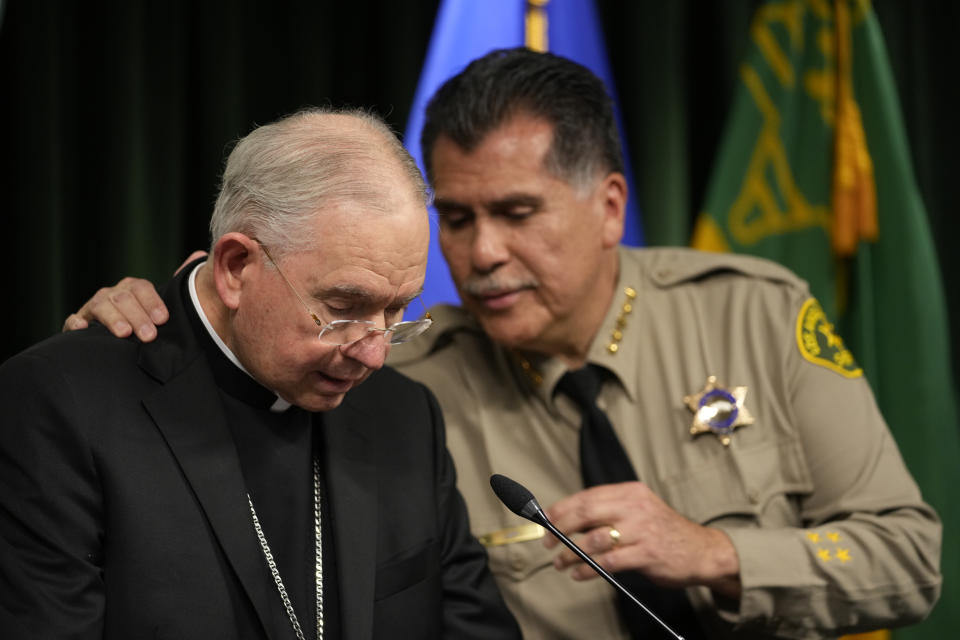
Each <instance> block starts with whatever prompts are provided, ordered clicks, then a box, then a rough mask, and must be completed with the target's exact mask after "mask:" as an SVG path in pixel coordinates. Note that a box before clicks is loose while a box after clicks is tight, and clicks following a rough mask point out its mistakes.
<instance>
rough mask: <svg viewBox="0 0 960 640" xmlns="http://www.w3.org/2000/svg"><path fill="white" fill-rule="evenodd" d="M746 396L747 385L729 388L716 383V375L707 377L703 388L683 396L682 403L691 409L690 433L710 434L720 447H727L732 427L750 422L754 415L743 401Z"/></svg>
mask: <svg viewBox="0 0 960 640" xmlns="http://www.w3.org/2000/svg"><path fill="white" fill-rule="evenodd" d="M746 397H747V388H746V387H733V388H732V389H728V388H725V387H724V386H723V385H719V384H717V377H716V376H710V377H709V378H707V384H706V385H704V387H703V391H701V392H700V393H695V394H693V395H689V396H685V397H684V398H683V403H684V404H686V405H687V407H688V408H689V409H690V411H692V412H693V424H692V425H691V426H690V435H692V436H698V435H700V434H701V433H713V434H714V435H715V436H717V437H718V438H720V442H722V443H723V446H725V447H729V446H730V435H731V434H732V433H733V430H734V429H736V428H737V427H742V426H744V425H748V424H753V416H751V415H750V412H749V411H747V408H746V407H745V406H744V404H743V401H744V399H745V398H746Z"/></svg>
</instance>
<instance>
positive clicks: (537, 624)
mask: <svg viewBox="0 0 960 640" xmlns="http://www.w3.org/2000/svg"><path fill="white" fill-rule="evenodd" d="M628 289H631V290H632V291H633V292H635V297H630V296H628V293H627V290H628ZM432 313H433V315H434V318H435V320H436V325H435V326H434V327H433V328H432V329H431V331H430V332H429V333H428V334H427V335H426V336H425V337H424V339H421V340H422V342H419V343H413V344H411V345H408V346H406V347H404V348H398V349H396V350H395V351H394V353H393V355H392V362H391V364H393V365H394V366H396V367H398V368H399V369H400V370H401V371H402V372H403V373H405V374H407V375H409V376H411V377H413V378H415V379H418V380H421V381H423V382H424V383H426V384H427V385H428V386H429V387H430V388H431V389H432V390H433V391H434V393H435V394H436V395H437V397H438V398H439V400H440V404H441V406H442V408H443V411H444V416H445V419H446V423H447V434H448V446H449V449H450V451H451V453H452V454H453V458H454V460H455V463H456V466H457V471H458V474H459V480H458V484H459V488H460V491H461V492H462V493H463V495H464V497H465V498H466V501H467V504H468V507H469V510H470V519H471V526H472V530H473V532H474V534H475V535H476V536H477V537H480V538H481V539H485V540H486V541H487V542H488V543H491V542H492V544H491V546H488V549H487V550H488V553H489V555H490V564H491V567H492V569H493V572H494V575H495V576H496V578H497V582H498V584H499V586H500V588H501V590H502V591H503V594H504V596H505V598H506V600H507V604H508V605H509V606H510V608H511V609H512V610H513V612H514V614H515V615H516V616H517V618H518V620H519V621H520V623H521V626H522V627H523V629H524V632H525V634H526V637H527V638H532V639H536V638H551V639H553V638H581V639H586V638H623V637H627V636H626V634H625V632H624V630H623V629H622V628H621V625H620V623H619V620H618V617H617V613H616V607H615V601H614V596H613V591H612V589H611V588H610V587H608V586H607V585H606V584H605V583H604V582H603V581H602V580H600V579H596V580H591V581H587V582H580V583H578V582H574V581H573V580H572V579H571V578H570V577H569V576H567V575H564V574H561V573H558V572H557V571H556V570H555V569H554V568H553V567H552V565H551V560H552V557H553V554H554V553H556V551H553V552H548V551H546V550H545V549H544V548H543V545H542V542H543V541H542V540H541V539H533V540H527V541H521V542H510V541H511V540H515V539H518V538H519V539H521V540H522V539H523V537H524V536H525V535H526V534H528V533H529V530H530V528H531V527H532V526H534V525H529V526H526V527H525V526H524V525H526V524H527V523H525V521H523V520H522V519H520V518H518V517H517V516H515V515H514V514H512V513H511V512H509V511H508V510H507V509H506V508H505V507H504V506H502V505H501V504H500V502H499V501H498V500H497V498H496V496H495V495H494V494H493V492H492V491H491V490H490V486H489V478H490V475H491V474H493V473H502V474H505V475H507V476H509V477H511V478H514V479H515V480H517V481H519V482H520V483H522V484H524V485H525V486H527V487H528V488H529V489H530V490H531V491H533V493H534V494H535V495H536V496H537V498H538V500H539V501H540V503H541V504H543V505H544V506H545V507H546V506H548V505H550V504H552V503H553V502H555V501H557V500H559V499H560V498H563V497H565V496H568V495H570V494H572V493H574V492H576V491H579V490H580V489H582V488H583V486H582V482H581V479H580V471H579V460H578V457H579V456H578V431H579V428H580V420H581V418H580V415H579V414H578V412H577V410H576V409H575V408H574V406H573V405H572V404H570V403H569V401H568V400H567V399H566V398H565V397H564V396H562V395H557V396H556V397H555V396H554V393H553V391H554V387H555V385H556V383H557V381H558V379H559V378H560V376H561V375H562V374H563V373H564V370H565V367H564V365H563V364H562V363H561V362H560V361H559V360H556V359H544V358H534V357H531V356H530V355H529V354H527V355H526V358H527V359H528V361H527V364H528V365H529V369H526V368H525V367H524V364H523V358H522V357H517V355H516V354H511V353H509V352H507V351H505V350H504V349H501V348H499V347H497V346H496V345H494V344H493V343H492V342H490V341H489V339H487V338H486V337H485V335H484V334H483V332H482V331H481V330H480V329H479V327H478V326H477V324H476V323H475V322H474V321H473V320H472V319H471V318H470V317H469V316H468V315H467V314H466V313H465V312H464V311H462V310H461V309H458V308H454V307H442V308H438V309H434V310H432ZM831 329H832V327H831V326H830V325H829V323H828V322H827V321H826V319H825V318H823V316H822V314H821V313H820V312H819V305H817V304H816V302H815V301H812V300H811V299H810V295H809V293H808V290H807V288H806V285H805V284H804V283H803V282H802V281H800V280H799V279H797V278H796V277H795V276H793V275H792V274H791V273H789V272H788V271H786V270H785V269H783V268H781V267H779V266H776V265H774V264H772V263H769V262H766V261H762V260H757V259H752V258H745V257H738V256H731V255H714V254H705V253H697V252H693V251H689V250H683V249H644V250H629V249H621V250H620V275H619V283H618V286H617V293H616V295H615V299H614V301H613V303H612V305H611V307H610V309H609V312H608V313H607V317H606V319H605V320H604V322H603V325H602V327H601V329H600V331H599V333H598V334H597V336H596V337H595V339H594V342H593V345H592V347H591V349H590V353H589V361H590V362H592V363H596V364H599V365H602V366H603V367H605V368H607V369H608V370H609V371H610V372H612V374H613V375H612V377H611V379H610V380H608V381H607V382H606V383H605V385H604V387H603V390H602V392H601V396H600V400H599V403H600V406H601V407H602V408H604V409H605V410H606V411H607V413H608V415H609V416H610V419H611V421H612V422H613V425H614V427H615V429H616V431H617V433H618V435H619V437H620V439H621V441H622V442H623V445H624V447H625V448H626V450H627V452H628V454H629V455H630V458H631V460H632V462H633V465H634V467H635V469H636V471H637V474H638V476H639V477H640V479H641V481H643V482H645V483H647V484H648V485H649V486H650V488H651V489H652V490H653V491H654V492H656V493H657V494H658V495H659V496H660V497H661V498H663V499H664V500H665V501H666V502H667V503H668V504H669V505H670V506H671V507H673V508H674V509H676V510H677V511H678V512H679V513H681V514H682V515H684V516H686V517H687V518H689V519H691V520H693V521H695V522H698V523H702V524H705V525H709V526H712V527H718V528H722V529H723V530H724V531H726V532H727V533H728V534H729V536H730V538H731V539H732V541H733V544H734V545H735V547H736V550H737V554H738V556H739V559H740V577H741V581H742V584H743V596H742V598H741V600H740V602H739V604H736V603H732V604H731V603H728V604H727V605H723V604H722V603H716V602H714V600H713V598H712V597H711V595H710V593H709V591H708V590H706V589H703V588H694V589H690V590H688V593H689V595H690V598H691V600H692V602H693V604H694V607H695V608H696V610H697V611H698V614H699V616H700V619H701V621H702V622H703V624H704V625H705V626H706V628H708V629H709V635H710V636H711V637H717V638H722V637H727V636H730V635H732V633H733V631H734V630H739V633H738V634H737V637H763V636H765V635H769V634H778V635H782V636H784V637H796V638H807V637H831V636H833V635H838V634H837V633H835V632H834V631H833V630H837V629H838V630H840V631H846V630H848V629H849V628H852V627H855V626H890V625H895V624H897V623H900V624H903V623H906V622H910V621H914V620H916V619H918V618H919V617H922V616H923V615H925V613H926V612H927V611H928V609H929V607H930V606H932V603H933V602H934V601H935V600H936V598H937V596H938V594H939V585H940V575H939V570H938V567H939V548H940V524H939V522H938V520H937V517H936V515H935V513H934V512H933V511H932V510H931V508H930V507H928V506H927V505H926V504H924V503H923V501H922V500H921V497H920V493H919V491H918V489H917V486H916V484H915V483H914V481H913V480H912V478H911V477H910V475H909V473H908V472H907V470H906V468H905V467H904V464H903V462H902V460H901V457H900V454H899V452H898V450H897V447H896V445H895V444H894V442H893V440H892V438H891V436H890V433H889V432H888V430H887V427H886V425H885V423H884V421H883V418H882V417H881V416H880V413H879V411H878V409H877V406H876V403H875V402H874V398H873V396H872V394H871V391H870V389H869V387H868V385H867V382H866V380H865V378H863V377H862V375H860V374H858V369H857V365H856V363H855V362H854V361H853V360H852V359H851V358H850V354H849V352H847V351H846V350H845V349H844V348H843V344H842V341H841V340H840V339H839V338H838V337H837V336H836V335H835V334H833V333H832V331H831ZM615 332H618V333H616V335H614V334H615ZM611 344H613V345H615V349H616V351H615V352H613V349H611V347H610V345H611ZM540 376H542V379H540ZM711 376H713V377H715V379H716V386H718V387H719V388H720V389H721V390H726V391H729V392H731V393H732V392H733V391H734V390H735V388H736V387H746V395H745V396H744V402H743V404H742V409H743V410H744V412H743V414H742V415H746V414H749V415H750V416H752V418H753V423H752V424H748V425H745V426H740V427H738V428H734V429H733V432H732V433H730V434H728V435H729V438H730V441H729V446H724V444H722V442H721V438H720V437H718V435H715V434H714V433H703V434H700V435H697V436H692V435H691V426H692V424H693V418H694V413H693V410H692V409H691V407H690V406H688V405H689V403H690V402H692V403H693V406H694V407H696V406H697V402H696V401H697V400H698V398H699V396H698V394H699V393H700V392H701V391H703V390H704V388H705V386H706V384H707V380H708V378H709V377H711ZM688 397H689V398H688ZM685 398H688V400H687V401H685ZM721 435H722V434H721ZM517 527H520V528H519V529H515V528H517ZM504 542H507V543H506V544H503V543H504Z"/></svg>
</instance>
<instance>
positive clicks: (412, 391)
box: [0, 269, 519, 640]
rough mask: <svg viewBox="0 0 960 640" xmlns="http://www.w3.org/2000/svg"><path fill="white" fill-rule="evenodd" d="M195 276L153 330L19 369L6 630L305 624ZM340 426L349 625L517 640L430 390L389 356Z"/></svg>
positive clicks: (335, 501)
mask: <svg viewBox="0 0 960 640" xmlns="http://www.w3.org/2000/svg"><path fill="white" fill-rule="evenodd" d="M188 272H189V270H188V269H185V270H184V271H183V273H184V275H182V276H180V277H178V278H176V279H175V280H174V281H173V282H172V283H171V286H168V287H167V291H166V294H165V296H164V299H165V302H166V304H167V305H168V307H169V308H170V310H171V320H170V321H169V322H168V324H167V325H165V326H164V327H161V328H160V333H159V336H158V338H157V339H156V340H155V341H154V342H152V343H149V344H139V343H137V342H136V341H135V340H130V339H128V340H118V339H116V338H113V337H111V336H110V335H109V334H108V333H107V332H106V331H105V330H104V329H103V328H102V327H93V328H91V329H89V330H86V331H83V332H75V333H71V334H67V335H59V336H55V337H53V338H51V339H50V340H47V341H45V342H43V343H40V344H39V345H37V346H35V347H33V348H31V349H28V350H27V351H25V352H23V353H21V354H19V355H17V356H15V357H13V358H12V359H10V360H9V361H7V362H6V363H5V364H4V365H3V366H2V367H0V420H2V425H0V616H2V618H0V625H5V627H6V629H5V630H4V629H2V628H0V631H2V632H0V636H2V637H4V638H11V637H25V638H60V637H70V638H100V637H104V638H196V639H204V640H207V639H213V638H224V639H227V638H229V639H234V638H271V639H281V638H290V637H292V631H291V629H290V625H289V621H288V620H287V619H286V617H285V616H284V615H282V608H280V607H279V596H278V594H277V591H276V587H275V586H274V584H273V583H272V582H271V581H270V579H269V573H267V572H266V570H265V562H264V558H263V556H262V553H261V550H260V547H259V544H258V542H257V539H256V536H255V533H254V531H253V526H252V523H251V517H250V512H249V507H248V505H247V498H246V489H245V487H244V481H243V478H242V476H241V471H240V464H239V460H238V456H237V452H236V447H235V445H234V443H233V440H232V438H231V436H230V432H229V429H228V426H227V424H226V421H225V417H224V412H223V408H222V404H221V401H220V399H219V396H218V391H217V389H216V387H215V384H214V381H213V377H212V375H211V371H210V367H209V363H208V362H207V359H206V356H205V355H204V353H203V350H202V349H201V348H200V346H199V345H198V341H197V336H196V335H195V334H194V331H193V329H192V328H191V325H190V322H189V321H188V317H187V314H186V312H185V311H186V310H185V308H184V303H183V300H182V297H181V296H180V295H179V289H180V286H181V280H182V278H183V277H185V274H186V273H188ZM323 421H324V427H323V428H324V430H325V434H324V436H325V452H326V459H325V460H324V461H323V468H324V469H325V473H326V495H325V499H326V500H328V501H329V508H330V510H331V513H332V518H331V519H332V522H331V523H329V524H328V526H332V527H333V533H334V536H333V537H334V540H335V561H336V566H337V573H338V578H339V580H338V582H339V585H338V592H339V602H340V623H341V627H342V632H343V637H344V638H347V639H357V640H359V639H368V638H388V637H389V638H398V637H399V638H434V637H447V638H501V637H518V636H519V632H518V631H517V628H516V625H515V623H514V622H513V619H512V617H511V616H510V614H509V612H507V610H506V608H505V606H504V604H503V602H502V600H501V598H500V596H499V593H498V592H497V590H496V587H495V585H494V583H493V580H492V578H491V576H490V574H489V573H488V571H487V568H486V556H485V553H484V551H483V549H482V547H480V546H479V544H478V543H477V542H476V541H475V540H474V539H473V538H472V537H471V536H470V533H469V527H468V523H467V517H466V511H465V508H464V505H463V501H462V498H461V497H460V494H459V493H458V492H457V490H456V487H455V475H454V470H453V464H452V462H451V460H450V457H449V454H448V453H447V451H446V448H445V444H444V436H443V423H442V418H441V415H440V411H439V408H438V407H437V404H436V402H435V400H434V398H433V396H432V395H431V394H430V393H429V391H427V390H426V388H425V387H423V386H421V385H419V384H417V383H414V382H412V381H410V380H409V379H407V378H405V377H403V376H401V375H400V374H398V373H396V372H394V371H392V370H390V369H384V370H382V371H379V372H377V373H375V374H374V375H372V376H371V377H370V378H369V379H368V380H367V381H366V382H364V383H363V384H362V385H361V386H360V387H358V388H357V389H354V390H353V391H351V392H350V393H349V394H348V395H347V397H346V399H345V400H344V402H343V404H342V405H341V406H340V407H338V408H337V409H335V410H333V411H330V412H327V413H325V414H324V419H323ZM278 611H280V612H281V614H280V615H278V613H277V612H278ZM303 622H304V621H301V623H303ZM304 626H305V629H312V624H311V623H309V622H308V621H307V623H306V624H305V625H304Z"/></svg>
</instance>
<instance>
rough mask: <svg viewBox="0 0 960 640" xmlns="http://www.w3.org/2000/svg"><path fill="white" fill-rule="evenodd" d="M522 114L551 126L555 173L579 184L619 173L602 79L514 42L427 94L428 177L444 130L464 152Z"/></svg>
mask: <svg viewBox="0 0 960 640" xmlns="http://www.w3.org/2000/svg"><path fill="white" fill-rule="evenodd" d="M520 113H525V114H529V115H532V116H535V117H539V118H543V119H544V120H546V121H547V122H549V123H551V124H552V125H553V141H552V144H551V146H550V151H549V152H548V153H547V156H546V158H545V165H546V168H547V170H548V171H550V172H551V173H552V174H554V175H555V176H557V177H559V178H562V179H564V180H566V181H568V182H570V183H578V182H579V183H581V184H583V183H585V182H587V181H589V180H590V179H591V178H593V177H594V175H596V173H597V172H599V171H604V172H605V173H610V172H613V171H619V172H623V154H622V152H621V149H620V137H619V135H618V133H617V123H616V119H615V118H614V115H613V101H612V100H611V99H610V96H609V95H608V94H607V91H606V88H605V87H604V86H603V82H602V81H601V80H600V78H598V77H597V76H595V75H594V74H593V73H592V72H591V71H590V70H589V69H587V68H586V67H584V66H582V65H580V64H577V63H576V62H573V61H572V60H568V59H567V58H562V57H560V56H557V55H554V54H551V53H538V52H536V51H531V50H530V49H526V48H523V47H519V48H516V49H498V50H496V51H491V52H490V53H488V54H487V55H485V56H483V57H482V58H477V59H476V60H474V61H473V62H471V63H470V64H469V65H467V67H466V68H465V69H464V70H463V71H461V72H460V73H458V74H457V75H455V76H454V77H452V78H450V79H449V80H447V81H446V82H445V83H444V84H443V86H442V87H440V89H438V90H437V92H436V93H435V94H434V95H433V98H431V99H430V103H429V104H428V105H427V111H426V121H425V123H424V125H423V132H422V134H421V136H420V148H421V151H422V153H423V163H424V166H425V167H426V169H427V177H428V178H429V179H430V181H431V182H432V181H433V166H432V163H431V158H430V154H431V152H432V151H433V146H434V144H436V142H437V139H438V138H439V137H440V136H441V135H445V136H448V137H449V138H450V139H451V140H453V142H455V143H456V144H457V145H458V146H460V148H462V149H463V150H465V151H467V152H469V151H472V150H473V149H475V148H476V147H477V146H478V145H479V144H480V143H481V142H482V141H483V139H484V138H485V137H486V136H487V134H489V133H490V132H491V131H493V130H494V129H496V128H497V127H499V126H500V125H501V124H503V123H505V122H506V121H507V120H509V119H510V118H512V117H514V116H516V115H517V114H520Z"/></svg>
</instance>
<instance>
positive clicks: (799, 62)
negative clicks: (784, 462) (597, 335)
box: [693, 0, 960, 640]
mask: <svg viewBox="0 0 960 640" xmlns="http://www.w3.org/2000/svg"><path fill="white" fill-rule="evenodd" d="M751 39H752V42H751V46H750V49H749V52H748V54H747V58H746V61H745V62H744V64H743V65H742V67H741V70H740V75H741V80H742V83H741V86H739V87H738V88H737V94H736V98H735V101H734V105H733V109H732V111H731V114H730V119H729V122H728V124H727V129H726V132H725V134H724V139H723V142H722V144H721V148H720V153H719V156H718V158H717V162H716V166H715V168H714V173H713V176H712V180H711V183H710V187H709V189H708V191H707V199H706V205H705V207H704V209H703V212H702V213H701V214H700V216H699V218H698V220H697V224H696V229H695V231H694V239H693V245H694V246H695V247H698V248H702V249H708V250H717V251H735V252H739V253H749V254H753V255H759V256H763V257H766V258H770V259H773V260H776V261H778V262H780V263H782V264H784V265H786V266H787V267H789V268H791V269H793V270H794V271H795V272H796V273H798V274H799V275H800V276H801V277H803V278H805V279H806V280H807V281H808V282H809V283H810V287H811V289H812V291H813V293H814V295H815V296H816V297H817V298H818V299H819V300H820V301H821V303H822V305H823V308H824V310H825V311H826V313H827V315H828V316H829V317H831V318H834V319H836V321H837V322H836V324H837V327H838V331H839V333H840V335H842V336H843V337H844V338H845V341H846V344H847V346H848V347H849V349H850V351H851V352H852V353H853V355H854V356H855V357H856V360H857V362H858V363H859V364H860V365H861V366H862V368H863V370H864V372H865V374H866V376H867V379H868V380H869V381H870V384H871V386H872V387H873V390H874V393H875V394H876V397H877V402H878V403H879V405H880V408H881V409H882V411H883V414H884V416H885V417H886V419H887V422H888V424H889V425H890V428H891V430H892V431H893V434H894V437H895V438H896V440H897V442H898V444H899V446H900V450H901V451H902V453H903V456H904V458H905V459H906V462H907V465H908V466H909V468H910V470H911V472H912V473H913V475H914V477H915V478H916V479H917V482H918V483H919V485H920V488H921V490H922V491H923V495H924V498H925V499H926V500H927V502H929V503H930V504H932V505H933V506H934V507H935V508H936V509H937V511H938V513H939V514H940V517H941V518H942V520H943V523H944V534H943V540H944V544H943V557H942V563H941V569H942V572H943V576H944V579H943V582H944V585H943V593H942V595H941V598H940V602H939V604H938V606H937V607H936V608H935V609H934V611H933V613H932V614H931V616H930V618H929V619H928V620H927V621H925V622H924V623H922V624H920V625H917V626H914V627H910V628H907V629H902V630H897V631H896V632H895V633H894V636H895V638H897V639H898V640H901V639H906V638H921V637H923V638H937V637H952V635H953V634H954V633H956V630H957V629H960V607H958V606H957V604H958V603H960V549H958V548H957V546H956V545H955V544H953V541H956V540H958V539H960V509H958V507H957V506H956V499H955V496H951V495H950V494H951V492H954V491H956V490H957V487H960V430H958V425H957V404H956V395H955V394H956V388H955V386H954V385H953V381H952V377H951V371H950V361H949V354H950V350H949V342H948V340H949V337H948V330H947V321H946V306H945V301H944V294H943V290H942V287H941V282H940V275H939V271H938V267H937V260H936V255H935V253H934V247H933V242H932V239H931V236H930V231H929V228H928V226H927V216H926V211H925V209H924V205H923V202H922V200H921V198H920V194H919V190H918V188H917V184H916V181H915V179H914V175H913V170H912V167H911V164H910V155H909V149H908V146H907V140H906V134H905V130H904V126H903V122H902V120H901V116H900V109H899V105H898V101H897V95H896V88H895V85H894V83H893V77H892V75H891V71H890V67H889V63H888V61H887V55H886V50H885V48H884V44H883V37H882V34H881V32H880V27H879V24H878V22H877V19H876V16H875V15H874V13H873V9H872V8H871V6H870V4H869V2H867V1H866V0H863V1H860V2H856V1H851V0H838V1H836V2H829V1H827V0H820V1H816V0H807V1H800V0H797V1H781V2H772V1H771V2H767V3H766V4H764V5H763V6H761V7H760V9H759V10H758V11H757V14H756V16H755V17H754V21H753V23H752V25H751Z"/></svg>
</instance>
